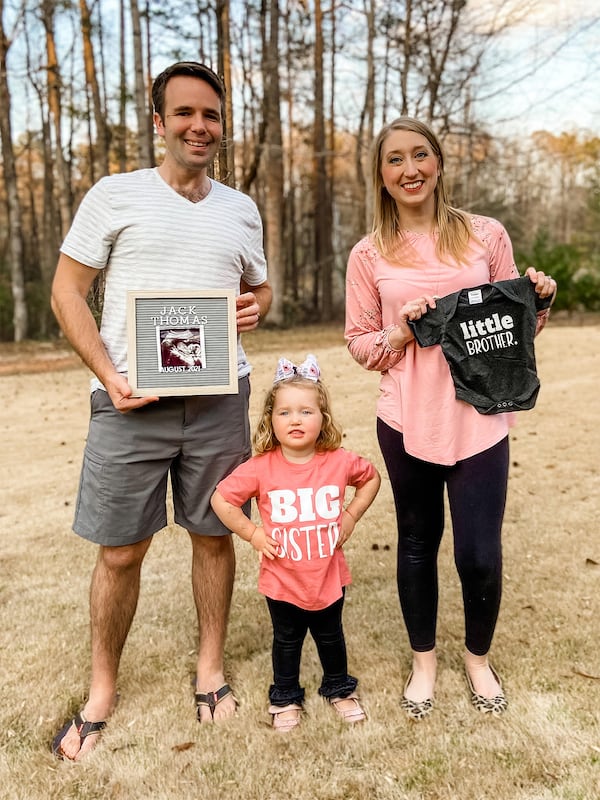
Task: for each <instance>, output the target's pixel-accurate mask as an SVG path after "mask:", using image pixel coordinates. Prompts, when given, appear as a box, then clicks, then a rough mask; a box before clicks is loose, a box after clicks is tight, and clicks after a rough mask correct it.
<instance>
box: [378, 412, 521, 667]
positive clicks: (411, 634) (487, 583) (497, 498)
mask: <svg viewBox="0 0 600 800" xmlns="http://www.w3.org/2000/svg"><path fill="white" fill-rule="evenodd" d="M377 436H378V439H379V446H380V448H381V452H382V454H383V458H384V461H385V465H386V467H387V471H388V474H389V478H390V483H391V486H392V491H393V495H394V502H395V505H396V520H397V524H398V572H397V580H398V594H399V596H400V605H401V608H402V614H403V616H404V622H405V624H406V629H407V631H408V638H409V640H410V644H411V647H412V649H413V650H416V651H418V652H425V651H427V650H431V649H432V648H433V647H435V634H436V620H437V605H438V578H437V554H438V550H439V546H440V542H441V539H442V533H443V530H444V485H445V486H447V489H448V500H449V504H450V514H451V517H452V529H453V533H454V561H455V563H456V568H457V570H458V575H459V577H460V581H461V585H462V592H463V602H464V611H465V645H466V647H467V649H468V650H469V651H470V652H471V653H473V654H475V655H485V654H486V653H487V652H488V650H489V649H490V646H491V643H492V638H493V635H494V629H495V627H496V620H497V619H498V611H499V609H500V597H501V594H502V545H501V540H500V534H501V528H502V518H503V516H504V507H505V503H506V487H507V481H508V437H506V438H505V439H503V440H502V441H501V442H499V443H498V444H496V445H494V446H493V447H490V448H489V449H488V450H485V451H484V452H483V453H478V454H477V455H474V456H472V457H471V458H467V459H465V460H464V461H459V462H458V463H457V464H455V465H454V466H452V467H444V466H440V465H438V464H430V463H428V462H426V461H421V460H420V459H418V458H413V457H412V456H410V455H408V454H407V453H406V451H405V449H404V441H403V436H402V434H401V433H399V432H398V431H396V430H394V429H393V428H390V427H389V425H386V424H385V423H384V422H382V421H381V420H380V419H378V420H377Z"/></svg>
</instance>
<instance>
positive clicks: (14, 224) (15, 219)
mask: <svg viewBox="0 0 600 800" xmlns="http://www.w3.org/2000/svg"><path fill="white" fill-rule="evenodd" d="M3 19H4V0H0V139H1V140H2V162H3V172H4V186H5V189H6V200H7V207H8V253H9V259H10V278H11V288H12V298H13V338H14V340H15V342H21V341H23V339H25V338H26V336H27V326H28V318H27V302H26V299H25V273H24V263H23V262H24V259H23V238H22V214H21V204H20V202H19V193H18V191H17V171H16V165H15V154H14V151H13V146H12V128H11V123H10V102H11V99H10V91H9V87H8V77H7V74H6V54H7V52H8V48H9V47H10V42H9V41H8V39H7V38H6V34H5V32H4V23H3Z"/></svg>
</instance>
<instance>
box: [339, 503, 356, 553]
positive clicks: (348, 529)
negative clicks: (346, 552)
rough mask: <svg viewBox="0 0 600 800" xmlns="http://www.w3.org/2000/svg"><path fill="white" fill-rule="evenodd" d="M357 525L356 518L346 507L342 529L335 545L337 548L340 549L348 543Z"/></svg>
mask: <svg viewBox="0 0 600 800" xmlns="http://www.w3.org/2000/svg"><path fill="white" fill-rule="evenodd" d="M355 526H356V520H355V519H354V517H353V516H352V514H351V513H350V512H349V511H346V509H344V511H343V513H342V529H341V530H340V536H339V539H338V540H337V544H336V546H335V549H336V550H339V549H340V548H342V547H343V546H344V545H345V544H346V542H347V541H348V539H349V538H350V537H351V536H352V533H353V532H354V528H355Z"/></svg>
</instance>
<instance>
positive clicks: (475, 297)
mask: <svg viewBox="0 0 600 800" xmlns="http://www.w3.org/2000/svg"><path fill="white" fill-rule="evenodd" d="M468 298H469V305H470V306H474V305H477V303H483V297H482V294H481V289H472V290H471V291H470V292H469V294H468Z"/></svg>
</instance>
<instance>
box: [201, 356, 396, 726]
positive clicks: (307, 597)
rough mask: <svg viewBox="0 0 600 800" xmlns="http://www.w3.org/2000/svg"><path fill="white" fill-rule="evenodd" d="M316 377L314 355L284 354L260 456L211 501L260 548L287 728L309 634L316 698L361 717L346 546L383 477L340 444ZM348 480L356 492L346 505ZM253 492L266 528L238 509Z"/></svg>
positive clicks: (273, 710) (346, 715)
mask: <svg viewBox="0 0 600 800" xmlns="http://www.w3.org/2000/svg"><path fill="white" fill-rule="evenodd" d="M319 376H320V370H319V367H318V364H317V361H316V359H315V357H314V356H313V355H308V356H307V358H306V361H305V362H304V363H303V364H302V365H301V366H300V367H296V366H295V365H294V364H292V363H291V362H290V361H288V360H287V359H284V358H282V359H280V360H279V363H278V365H277V372H276V374H275V382H274V384H273V387H272V389H271V390H270V391H269V393H268V394H267V397H266V400H265V405H264V410H263V414H262V418H261V420H260V422H259V425H258V428H257V430H256V433H255V435H254V447H255V452H256V455H255V456H254V457H252V458H251V459H250V460H249V461H246V462H245V463H244V464H240V466H239V467H237V468H236V469H235V470H234V471H233V472H232V473H231V474H230V475H229V476H228V477H227V478H225V479H224V480H222V481H221V482H220V483H219V484H218V486H217V490H216V491H215V493H214V495H213V497H212V501H211V502H212V507H213V509H214V511H215V513H216V514H217V515H218V516H219V518H220V519H221V521H222V522H223V523H224V524H225V525H227V527H228V528H229V529H230V530H232V531H233V532H234V533H236V534H237V535H238V536H240V537H241V538H242V539H244V540H245V541H247V542H250V544H251V545H252V546H253V547H254V549H255V550H257V551H258V553H260V554H261V564H260V575H259V581H258V588H259V591H260V592H261V593H262V594H264V595H265V596H266V598H267V605H268V607H269V612H270V614H271V620H272V622H273V653H272V657H273V673H274V677H273V684H272V686H271V688H270V690H269V700H270V703H271V705H270V707H269V713H270V714H271V715H272V718H273V728H275V729H276V730H278V731H282V732H285V731H290V730H292V729H293V728H295V727H296V726H297V725H298V724H299V722H300V718H301V713H302V703H303V700H304V689H303V688H302V687H301V686H300V659H301V655H302V645H303V643H304V639H305V637H306V633H307V631H308V630H310V632H311V635H312V637H313V639H314V640H315V643H316V645H317V651H318V654H319V659H320V661H321V665H322V667H323V680H322V682H321V687H320V689H319V694H321V695H322V696H323V697H324V698H326V699H327V700H328V701H329V703H331V705H332V707H333V708H334V709H335V710H336V711H337V713H338V714H339V715H340V716H341V717H342V719H343V720H344V721H345V722H359V721H361V720H363V719H365V713H364V711H363V709H362V708H361V705H360V703H359V700H358V696H357V694H356V691H355V690H356V685H357V683H358V681H357V679H356V678H353V677H352V676H351V675H349V674H348V671H347V658H346V643H345V639H344V632H343V629H342V607H343V604H344V591H345V587H346V586H347V585H348V584H349V583H350V582H351V578H350V571H349V569H348V566H347V564H346V559H345V558H344V554H343V551H342V549H341V548H342V545H343V544H344V543H345V542H346V541H347V540H348V538H349V537H350V536H351V534H352V532H353V531H354V527H355V525H356V523H357V522H358V520H359V519H360V518H361V517H362V515H363V514H364V513H365V511H366V510H367V508H368V507H369V506H370V505H371V503H372V502H373V500H374V498H375V496H376V494H377V492H378V490H379V484H380V477H379V473H378V472H377V470H376V469H375V467H374V466H373V465H372V464H371V463H370V462H369V461H367V460H366V459H364V458H362V457H361V456H359V455H357V454H356V453H352V452H350V451H348V450H344V449H343V448H341V447H340V443H341V438H342V437H341V431H340V429H339V427H338V426H337V424H336V423H335V422H334V420H333V418H332V416H331V411H330V407H329V398H328V394H327V391H326V389H325V387H324V386H323V384H322V383H321V381H320V380H319ZM347 486H352V487H354V488H355V492H354V497H353V498H352V500H351V501H350V503H349V504H348V506H347V508H345V509H344V508H343V502H344V494H345V490H346V487H347ZM251 497H256V498H257V503H258V509H259V511H260V515H261V519H262V523H261V524H260V525H254V523H253V522H252V521H251V520H250V519H249V518H248V517H247V516H246V515H245V514H244V512H243V511H242V508H241V507H242V506H243V505H244V503H246V502H247V501H248V500H249V499H250V498H251Z"/></svg>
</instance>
